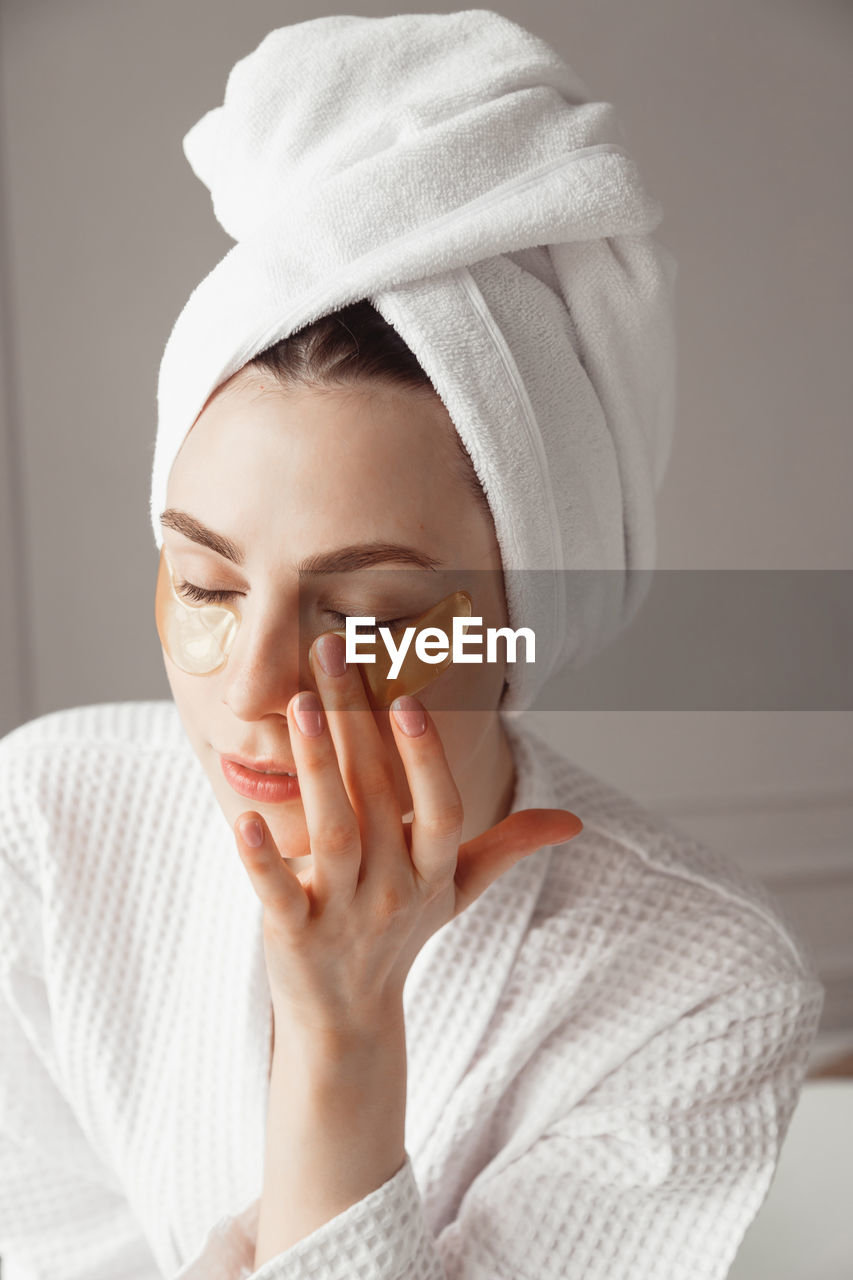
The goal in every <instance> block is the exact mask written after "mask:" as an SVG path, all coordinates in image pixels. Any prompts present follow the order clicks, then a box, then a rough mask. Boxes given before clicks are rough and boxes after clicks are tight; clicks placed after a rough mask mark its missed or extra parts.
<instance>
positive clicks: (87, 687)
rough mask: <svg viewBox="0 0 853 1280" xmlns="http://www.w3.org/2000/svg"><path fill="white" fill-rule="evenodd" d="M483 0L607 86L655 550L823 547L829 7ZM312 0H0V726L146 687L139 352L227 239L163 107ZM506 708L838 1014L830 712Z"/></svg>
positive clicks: (836, 828)
mask: <svg viewBox="0 0 853 1280" xmlns="http://www.w3.org/2000/svg"><path fill="white" fill-rule="evenodd" d="M407 7H408V6H405V5H395V6H393V7H390V6H389V7H385V6H382V5H380V6H378V7H376V8H373V7H371V6H370V5H366V4H363V5H359V6H357V11H358V12H359V13H362V14H370V13H376V14H382V13H388V12H400V11H402V10H404V9H406V8H407ZM428 7H431V8H433V9H435V10H440V9H443V8H445V6H443V5H440V4H436V5H432V6H428ZM447 7H450V8H452V7H454V6H447ZM457 7H458V6H457ZM499 7H500V11H501V12H503V13H505V14H507V16H509V17H513V18H516V19H517V20H518V21H520V22H522V23H523V24H524V25H526V26H528V27H529V28H530V29H531V30H533V31H535V32H536V33H537V34H538V35H541V36H542V37H544V38H545V39H547V40H549V41H550V42H551V43H552V44H553V45H554V46H555V47H556V48H557V49H559V50H560V52H561V53H562V54H563V55H564V56H565V57H566V58H567V60H568V61H569V62H570V63H572V64H573V65H574V66H575V67H576V69H577V70H578V71H579V72H580V74H581V76H582V77H583V79H585V80H586V82H587V83H588V84H589V85H590V87H591V88H592V89H593V91H594V93H595V94H596V96H597V97H599V98H603V99H607V100H609V101H612V102H614V103H616V104H617V106H618V107H619V109H620V114H621V115H622V118H623V121H624V123H625V125H626V128H627V131H628V138H629V144H630V148H631V150H632V153H633V154H634V155H635V156H636V158H637V160H638V162H639V164H640V168H641V171H642V172H643V173H644V174H645V176H646V179H647V182H648V185H649V186H650V188H651V189H652V191H653V192H654V193H655V194H656V195H657V196H658V198H659V199H660V200H661V202H662V204H663V207H664V211H665V219H664V223H663V224H662V226H661V229H660V231H659V235H660V238H661V239H662V240H663V241H664V242H665V243H666V244H667V245H668V246H669V247H670V248H671V249H672V250H673V252H674V253H675V255H676V257H677V259H678V261H679V264H680V268H679V334H680V383H679V422H678V428H677V434H676V441H675V446H674V451H673V455H672V460H671V463H670V467H669V472H668V474H667V477H666V480H665V482H664V487H663V491H662V493H661V499H660V526H659V527H660V564H661V566H662V567H664V568H673V569H675V568H680V569H684V568H696V569H708V568H767V569H771V568H786V569H791V568H801V569H808V568H824V569H839V568H849V567H851V565H850V560H851V548H852V547H853V503H851V501H850V496H849V493H850V479H851V474H853V471H851V461H853V458H851V452H852V450H851V431H850V405H851V403H853V378H851V369H852V368H853V361H851V359H850V354H849V350H850V340H851V331H853V326H851V315H850V310H851V299H853V287H851V286H853V281H851V279H850V276H851V258H850V253H849V228H850V226H851V224H853V219H851V213H853V208H852V207H851V206H853V198H851V197H853V191H851V187H853V176H851V167H850V164H849V161H848V160H847V157H849V125H850V120H851V97H853V76H851V74H850V72H851V45H853V39H852V38H851V37H853V11H851V9H850V7H848V6H847V5H845V4H842V3H831V2H830V0H799V2H797V0H645V2H644V3H643V4H641V5H638V4H636V3H635V0H572V2H571V3H565V4H560V5H553V6H552V5H549V4H546V3H543V2H541V0H528V2H527V3H525V4H523V5H521V4H519V3H516V0H512V2H511V3H510V2H508V3H504V4H502V5H500V6H499ZM412 8H413V10H414V11H421V10H422V9H423V6H422V5H415V6H412ZM342 11H346V12H353V10H352V8H351V7H347V8H346V9H345V10H342V9H341V8H340V7H339V6H335V5H331V6H320V7H317V6H316V5H314V6H311V7H309V6H308V5H307V4H296V3H282V2H281V0H279V2H278V3H272V2H271V0H242V3H241V4H240V5H236V4H233V3H231V2H230V0H229V2H228V3H226V0H146V3H145V4H138V3H131V2H130V0H2V3H0V35H2V61H0V75H2V107H3V113H2V134H0V182H1V183H2V189H0V285H2V298H3V301H2V311H0V323H2V342H0V377H2V379H3V396H2V399H0V415H1V416H0V428H2V429H0V467H1V468H2V470H0V477H2V478H1V479H0V483H1V484H2V488H1V489H0V500H2V505H0V598H2V607H1V608H0V644H2V652H3V662H2V685H0V732H5V731H6V730H8V729H11V728H12V727H14V726H15V725H16V724H19V723H21V722H22V721H24V720H27V719H30V718H32V717H33V716H36V715H39V714H42V713H43V712H47V711H51V710H55V709H58V708H62V707H69V706H75V705H79V704H83V703H91V702H101V701H110V700H123V699H137V698H160V697H168V696H169V693H168V686H167V684H166V680H165V676H164V674H163V670H162V664H161V657H160V649H159V644H158V641H157V637H156V633H155V630H154V625H153V616H152V609H153V603H152V602H153V588H154V574H155V569H156V552H155V547H154V542H153V538H152V536H151V532H150V527H149V523H148V511H147V502H148V479H149V473H150V465H151V457H152V448H153V438H154V423H155V388H156V376H157V367H158V363H159V359H160V355H161V352H162V349H163V346H164V344H165V340H166V337H167V336H168V333H169V330H170V329H171V326H172V324H173V322H174V319H175V317H176V316H177V313H178V311H179V310H180V307H181V306H182V305H183V302H184V301H185V299H186V297H187V296H188V294H189V292H190V290H191V289H192V288H193V287H194V286H195V285H196V284H197V283H198V281H199V280H200V279H201V278H202V276H203V275H204V274H205V273H206V272H207V271H208V270H209V269H210V268H211V267H212V266H213V265H214V263H215V262H216V261H217V260H218V259H219V258H220V257H221V256H222V254H223V253H224V252H225V250H226V249H227V248H228V247H229V245H230V241H229V240H228V238H227V237H226V236H225V234H224V232H223V231H222V230H221V229H220V228H219V226H218V224H217V223H216V221H215V219H214V217H213V214H212V211H211V209H210V204H209V197H208V193H207V191H206V190H205V189H204V188H203V187H202V185H201V184H200V183H199V182H198V181H197V180H196V178H195V177H194V176H193V174H192V172H191V171H190V169H189V166H188V165H187V163H186V161H185V159H184V156H183V153H182V151H181V145H180V142H181V138H182V136H183V134H184V133H185V132H186V130H187V129H188V128H189V127H190V125H191V124H193V123H194V122H195V121H196V120H197V119H198V117H199V116H200V115H201V114H202V113H203V112H204V111H205V110H207V109H208V108H209V107H211V106H214V105H216V104H218V103H219V102H221V100H222V93H223V90H224V84H225V77H226V74H227V72H228V70H229V68H230V67H231V65H232V64H233V63H234V62H235V61H236V60H237V58H239V57H242V56H243V55H244V54H246V53H248V52H249V51H250V50H251V49H253V48H254V47H255V45H256V44H257V43H258V41H259V40H260V39H261V38H262V37H263V36H264V35H265V34H266V33H267V31H269V30H270V29H272V28H273V27H275V26H279V25H282V24H283V23H286V22H294V21H300V20H303V19H306V18H309V17H316V16H318V15H320V14H323V13H333V12H342ZM533 718H534V719H535V720H536V721H537V723H538V725H539V727H540V728H541V729H542V731H543V732H544V733H546V734H547V736H548V737H549V738H551V739H552V740H553V741H555V742H556V743H558V744H559V745H560V747H561V748H562V749H563V750H565V751H566V752H568V753H569V754H570V755H572V756H573V757H574V758H575V759H577V760H578V761H579V762H580V763H582V764H584V765H585V766H586V767H587V768H591V769H592V770H593V771H594V772H597V773H599V774H600V775H602V776H604V777H606V778H608V779H609V780H611V781H612V782H615V783H616V784H617V785H618V786H621V787H623V788H624V789H626V790H628V791H630V792H632V793H633V794H635V795H636V796H638V797H639V798H640V799H642V800H643V801H644V802H645V803H647V804H649V805H650V806H652V807H654V808H657V809H659V810H661V811H662V812H664V813H666V814H668V815H669V816H670V817H672V818H674V819H675V820H676V821H678V822H679V823H681V824H683V825H684V827H685V828H687V829H689V830H690V831H692V832H694V833H696V834H698V835H699V836H700V837H701V838H703V839H705V840H706V841H707V842H709V843H711V844H714V845H716V846H719V847H720V848H722V849H723V850H724V851H725V852H727V853H728V854H729V855H730V856H733V857H735V858H736V859H738V860H740V861H741V862H743V863H744V864H746V865H748V866H750V867H751V868H753V869H754V870H756V871H757V873H758V874H759V875H760V876H761V877H762V878H763V879H764V880H765V881H766V882H767V883H768V884H769V885H770V887H771V888H772V889H773V890H774V892H776V893H777V895H778V897H779V900H780V902H781V904H782V905H783V906H784V907H785V908H786V909H787V910H788V911H789V912H790V914H791V916H792V918H793V919H794V920H795V922H796V923H797V925H798V927H799V928H800V929H801V931H802V933H803V934H804V936H806V938H807V939H808V941H809V942H810V943H811V944H812V946H813V948H814V950H815V953H816V956H817V959H818V961H819V964H820V968H821V973H822V976H823V979H824V981H825V983H826V985H827V992H828V996H827V1006H826V1010H825V1014H824V1024H823V1027H824V1032H825V1033H830V1032H833V1031H836V1032H840V1033H842V1034H844V1033H846V1032H848V1031H853V930H851V929H850V921H851V919H853V848H852V847H851V845H853V841H851V833H853V784H851V779H853V725H851V714H850V713H849V712H841V711H839V712H827V711H824V712H806V711H800V712H781V711H777V712H701V713H699V712H686V711H684V712H666V713H664V712H631V713H626V712H602V713H599V712H582V713H572V714H569V713H559V714H556V713H554V714H548V713H536V715H535V716H534V717H533Z"/></svg>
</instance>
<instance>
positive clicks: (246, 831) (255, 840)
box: [240, 818, 264, 849]
mask: <svg viewBox="0 0 853 1280" xmlns="http://www.w3.org/2000/svg"><path fill="white" fill-rule="evenodd" d="M240 834H241V835H242V837H243V839H244V840H245V842H246V844H247V845H250V846H251V848H253V849H260V847H261V845H262V844H263V843H264V833H263V830H262V828H261V824H260V823H259V822H256V821H255V819H254V818H251V819H250V820H249V821H248V822H242V823H241V824H240Z"/></svg>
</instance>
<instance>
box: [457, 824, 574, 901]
mask: <svg viewBox="0 0 853 1280" xmlns="http://www.w3.org/2000/svg"><path fill="white" fill-rule="evenodd" d="M582 831H583V823H582V822H581V820H580V818H579V817H578V816H577V814H576V813H572V812H571V811H570V810H568V809H521V810H520V811H519V812H518V813H511V814H509V816H508V817H506V818H504V819H503V821H501V822H499V823H497V824H496V826H494V827H490V828H489V830H488V831H484V832H483V833H482V834H481V835H479V836H475V837H474V838H473V840H466V841H465V843H464V844H461V845H460V846H459V853H458V855H457V860H456V876H455V883H456V891H457V892H456V904H457V905H456V911H455V912H454V915H459V913H460V912H461V911H464V910H465V908H466V907H468V906H470V905H471V903H472V902H474V901H475V899H477V898H479V896H480V894H481V893H484V892H485V890H486V889H488V887H489V885H490V884H493V883H494V881H495V880H498V879H499V878H500V877H501V876H502V875H503V874H504V872H506V871H509V869H510V868H511V867H514V866H515V864H516V862H520V861H521V859H522V858H525V857H527V855H528V854H531V853H535V852H536V850H537V849H542V848H544V846H545V845H556V844H565V843H566V842H567V841H569V840H574V838H575V836H579V835H580V833H581V832H582Z"/></svg>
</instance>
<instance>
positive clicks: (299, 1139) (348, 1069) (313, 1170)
mask: <svg viewBox="0 0 853 1280" xmlns="http://www.w3.org/2000/svg"><path fill="white" fill-rule="evenodd" d="M405 1121H406V1037H405V1024H404V1019H403V1009H402V1004H400V1005H399V1006H398V1007H394V1008H392V1009H390V1010H389V1012H388V1016H387V1017H385V1018H384V1019H383V1020H382V1022H381V1023H380V1022H377V1025H376V1026H375V1028H365V1030H364V1031H363V1033H360V1034H358V1035H352V1036H344V1035H338V1036H321V1035H316V1036H305V1037H304V1038H303V1039H298V1038H296V1037H295V1036H288V1037H287V1038H286V1039H280V1040H277V1041H276V1045H275V1050H274V1053H273V1066H272V1074H271V1076H270V1093H269V1103H268V1111H267V1131H266V1158H265V1164H264V1189H263V1195H262V1196H261V1203H260V1216H259V1222H258V1238H257V1244H256V1248H255V1261H254V1265H255V1267H256V1268H257V1267H260V1266H261V1264H262V1263H264V1262H266V1260H267V1259H268V1258H272V1257H274V1256H275V1255H276V1254H278V1253H281V1252H283V1251H284V1250H286V1249H288V1248H290V1246H291V1245H292V1244H295V1243H296V1241H298V1240H302V1239H303V1238H304V1237H305V1236H307V1235H309V1234H310V1233H311V1232H312V1231H314V1230H315V1229H316V1228H317V1227H319V1226H322V1224H323V1223H324V1222H328V1221H329V1220H330V1219H331V1218H334V1217H336V1216H337V1215H338V1214H339V1213H341V1212H342V1210H344V1209H346V1208H348V1207H349V1206H350V1205H352V1204H355V1203H356V1202H357V1201H359V1200H361V1199H363V1197H364V1196H366V1195H367V1194H368V1193H369V1192H371V1191H375V1190H376V1189H377V1188H379V1187H381V1186H382V1185H383V1183H385V1182H387V1181H388V1180H389V1179H390V1178H391V1177H393V1175H394V1174H395V1173H397V1172H398V1170H400V1169H401V1168H402V1166H403V1164H404V1163H405V1161H406V1149H405Z"/></svg>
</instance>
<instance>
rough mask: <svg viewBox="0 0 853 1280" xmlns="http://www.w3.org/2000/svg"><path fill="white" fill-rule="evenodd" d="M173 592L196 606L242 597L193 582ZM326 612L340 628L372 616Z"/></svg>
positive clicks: (391, 622)
mask: <svg viewBox="0 0 853 1280" xmlns="http://www.w3.org/2000/svg"><path fill="white" fill-rule="evenodd" d="M175 590H176V591H177V592H178V594H179V595H181V596H183V597H184V599H185V600H193V601H195V602H196V603H197V604H221V603H222V601H223V600H230V599H231V597H232V596H239V595H242V592H240V591H223V590H210V589H208V588H207V587H197V586H196V585H195V583H194V582H179V583H178V584H177V585H176V587H175ZM326 612H327V613H328V614H329V616H330V617H331V618H332V619H333V621H334V623H335V624H336V625H339V626H341V627H346V620H347V618H348V617H353V618H357V617H360V618H369V617H372V616H373V615H372V614H371V613H370V611H369V610H368V609H365V610H364V612H363V613H360V614H347V613H339V612H338V611H337V610H335V609H327V610H326ZM405 621H406V619H405V618H378V619H377V621H376V625H377V627H391V628H394V627H400V626H402V625H403V623H404V622H405Z"/></svg>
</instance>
